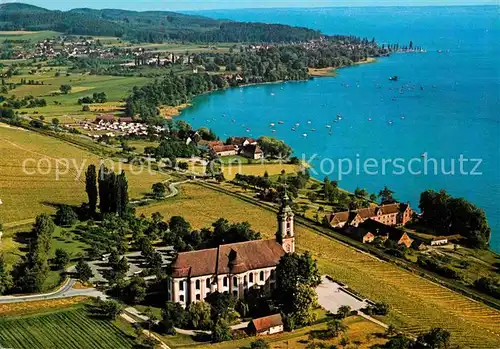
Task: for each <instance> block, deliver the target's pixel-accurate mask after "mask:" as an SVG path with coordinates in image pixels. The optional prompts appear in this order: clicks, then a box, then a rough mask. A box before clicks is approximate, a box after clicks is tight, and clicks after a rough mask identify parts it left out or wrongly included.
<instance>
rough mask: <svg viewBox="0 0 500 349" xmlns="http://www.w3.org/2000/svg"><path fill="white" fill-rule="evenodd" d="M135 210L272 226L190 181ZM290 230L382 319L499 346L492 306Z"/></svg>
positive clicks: (266, 231)
mask: <svg viewBox="0 0 500 349" xmlns="http://www.w3.org/2000/svg"><path fill="white" fill-rule="evenodd" d="M137 211H138V214H145V215H151V214H152V213H154V212H160V213H161V214H162V215H163V216H164V217H166V219H168V218H169V217H170V216H174V215H181V216H184V217H185V218H186V219H187V220H188V221H189V222H190V223H191V225H192V226H193V227H194V228H197V229H199V228H202V227H206V226H209V225H210V224H212V223H213V222H214V221H215V220H217V219H218V218H220V217H224V218H226V219H228V220H230V221H232V222H241V221H248V222H249V223H250V224H251V226H252V228H253V229H254V230H256V231H259V232H260V233H261V234H262V235H263V237H265V238H273V237H274V233H275V231H276V223H275V222H276V217H275V214H274V213H273V212H271V211H268V210H265V209H263V208H260V207H258V206H255V205H252V204H249V203H246V202H244V201H242V200H239V199H237V198H234V197H231V196H228V195H225V194H222V193H219V192H216V191H213V190H211V189H208V188H205V187H201V186H198V185H195V184H186V185H183V186H182V187H181V195H179V196H178V197H176V198H175V199H173V200H170V201H167V202H164V203H158V204H153V205H150V206H146V207H141V208H138V210H137ZM296 234H297V246H298V249H299V250H300V251H310V252H311V253H312V254H313V256H314V258H316V259H317V260H318V264H319V267H320V270H321V273H323V274H329V275H330V276H332V277H333V278H335V279H337V280H340V281H342V282H344V283H346V284H347V285H349V287H351V288H352V289H354V290H355V291H357V292H359V293H360V294H362V295H363V296H364V297H367V298H370V299H372V300H374V301H380V302H386V303H388V304H389V305H390V307H391V312H390V314H389V316H388V317H387V318H385V319H384V321H385V322H388V323H391V324H393V325H395V326H396V327H397V328H398V329H400V330H403V331H406V332H408V333H410V334H414V335H418V334H419V333H422V332H425V331H427V330H429V329H430V328H432V327H442V328H445V329H447V330H449V331H450V332H451V333H452V340H453V343H455V344H460V345H462V346H464V347H469V348H484V349H490V348H496V347H499V346H500V326H499V325H498V324H500V312H499V311H498V310H495V309H493V308H490V307H488V306H486V305H484V304H482V303H479V302H477V301H474V300H472V299H469V298H467V297H464V296H462V295H460V294H458V293H456V292H453V291H451V290H449V289H447V288H444V287H442V286H439V285H437V284H435V283H432V282H430V281H428V280H426V279H424V278H422V277H420V276H418V275H415V274H413V273H410V272H408V271H405V270H403V269H401V268H398V267H396V266H394V265H392V264H390V263H386V262H383V261H380V260H378V259H376V258H375V257H373V256H371V255H369V254H366V253H362V252H358V251H356V250H355V249H353V248H351V247H349V246H347V245H344V244H343V243H340V242H338V241H336V240H334V239H331V238H328V237H326V236H323V235H319V234H318V233H316V232H314V231H312V230H310V229H308V228H305V227H303V226H300V225H299V226H297V229H296Z"/></svg>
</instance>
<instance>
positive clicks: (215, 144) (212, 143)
mask: <svg viewBox="0 0 500 349" xmlns="http://www.w3.org/2000/svg"><path fill="white" fill-rule="evenodd" d="M221 145H224V143H223V142H221V141H212V142H208V146H209V147H217V146H221Z"/></svg>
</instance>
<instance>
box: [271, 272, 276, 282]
mask: <svg viewBox="0 0 500 349" xmlns="http://www.w3.org/2000/svg"><path fill="white" fill-rule="evenodd" d="M275 277H276V271H275V270H271V280H274V278H275Z"/></svg>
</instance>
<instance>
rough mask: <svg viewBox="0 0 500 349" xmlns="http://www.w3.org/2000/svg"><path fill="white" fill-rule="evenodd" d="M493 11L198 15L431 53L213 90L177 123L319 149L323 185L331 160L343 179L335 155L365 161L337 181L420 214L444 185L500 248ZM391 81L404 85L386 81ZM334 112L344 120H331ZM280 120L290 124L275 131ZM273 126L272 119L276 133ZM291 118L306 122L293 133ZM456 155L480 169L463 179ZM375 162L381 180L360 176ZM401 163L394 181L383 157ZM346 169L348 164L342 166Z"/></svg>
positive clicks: (497, 33)
mask: <svg viewBox="0 0 500 349" xmlns="http://www.w3.org/2000/svg"><path fill="white" fill-rule="evenodd" d="M497 11H498V9H497V8H495V7H432V8H431V7H428V8H424V7H411V8H387V7H386V8H331V9H305V10H302V9H300V10H299V9H294V10H244V11H241V10H238V11H208V12H203V13H202V14H203V15H206V16H211V17H215V18H226V19H233V20H243V21H260V22H279V23H284V24H291V25H300V26H307V27H310V28H314V29H319V30H321V31H323V32H324V33H327V34H337V33H338V34H354V35H359V36H367V37H368V38H370V39H371V38H372V37H375V38H376V39H377V41H378V42H379V43H400V44H407V43H408V42H409V41H410V40H413V42H414V43H415V44H416V45H418V46H423V47H425V48H426V49H427V50H428V52H427V53H422V54H394V55H392V56H391V57H388V58H382V59H379V60H378V61H377V62H376V63H373V64H365V65H360V66H356V67H351V68H346V69H342V70H339V71H338V74H337V77H335V78H316V79H314V80H312V81H308V82H296V83H285V84H273V85H262V86H251V87H246V88H242V89H232V90H227V91H223V92H216V93H212V94H210V95H205V96H201V97H198V98H196V100H195V102H194V104H193V106H192V107H190V108H188V109H186V110H185V111H184V112H183V114H182V116H181V117H182V118H184V119H185V120H187V121H189V122H190V123H191V124H193V125H194V126H196V127H199V126H208V127H210V128H212V129H213V130H214V131H215V132H216V133H217V134H218V135H220V137H221V138H225V137H226V136H227V135H235V136H236V135H242V136H243V135H251V136H254V137H258V136H261V135H269V136H275V137H277V138H279V139H283V140H284V141H285V142H287V143H288V144H290V145H291V146H292V147H293V149H294V150H295V154H296V155H297V156H300V157H301V156H302V154H306V156H307V159H310V157H312V156H313V155H315V154H316V157H315V158H314V159H313V161H312V163H313V165H314V170H315V171H317V173H316V174H315V176H316V177H317V178H319V179H323V177H324V173H325V172H330V170H331V162H330V161H327V162H325V160H323V159H325V158H331V159H333V160H334V162H335V166H337V167H336V168H335V172H334V173H333V174H330V176H329V177H330V179H339V178H338V177H339V173H338V172H339V171H338V170H339V169H338V161H339V159H344V158H345V159H351V162H352V164H353V165H354V166H355V165H356V160H358V159H359V163H360V166H361V168H360V171H359V174H358V173H356V169H354V170H353V172H352V173H351V174H350V175H345V176H343V177H342V179H341V180H340V185H341V186H342V187H344V188H346V189H350V190H354V189H355V188H356V187H357V186H360V187H363V188H366V189H368V190H369V191H370V192H378V191H379V190H380V189H381V188H382V187H383V186H384V185H388V186H389V187H390V188H391V189H392V190H394V191H395V192H396V195H395V196H396V197H397V198H398V199H399V200H401V201H409V202H410V203H411V204H412V205H413V206H414V207H416V206H418V201H419V195H420V193H421V192H422V191H424V190H426V189H428V188H429V189H435V190H439V189H446V190H447V191H448V192H449V193H450V194H452V195H454V196H462V197H464V198H466V199H468V200H470V201H471V202H473V203H474V204H476V205H477V206H479V207H481V208H483V209H484V210H485V212H486V214H487V217H488V220H489V223H490V226H491V228H492V230H493V233H492V243H491V246H492V248H493V249H495V250H497V251H500V209H499V207H500V206H499V205H498V201H499V199H500V174H499V173H500V172H499V171H500V65H499V63H498V62H499V56H500V25H499V21H498V12H497ZM438 50H442V51H443V52H442V53H438ZM393 75H398V76H399V78H400V81H398V82H391V81H389V79H388V78H389V77H390V76H393ZM223 114H226V115H227V116H226V117H223V116H222V115H223ZM338 114H340V115H342V119H341V120H337V122H334V120H336V119H338V118H337V115H338ZM233 119H234V120H235V122H232V121H231V120H233ZM370 120H371V121H370ZM278 121H283V122H284V123H283V124H282V125H278ZM308 121H310V123H308ZM270 123H276V127H275V129H276V132H275V133H272V130H271V127H270V126H269V124H270ZM296 123H299V124H300V125H299V126H298V127H296V131H292V130H291V128H292V126H293V125H294V124H296ZM243 125H244V126H243ZM327 125H330V126H331V130H332V131H331V134H330V132H329V130H330V129H329V128H327ZM247 129H249V131H248V132H247ZM312 129H315V131H313V130H312ZM304 133H306V134H307V137H304ZM422 153H427V156H428V158H429V159H431V158H435V159H437V161H438V175H435V174H434V164H433V162H428V171H427V175H425V174H423V173H422V174H410V173H409V169H408V166H409V165H408V163H409V161H410V160H411V159H415V160H414V161H413V163H412V167H411V168H412V170H413V172H415V173H416V172H419V171H420V170H422V171H423V169H424V167H423V164H421V163H420V164H419V162H422V161H424V160H425V159H424V158H422V157H421V154H422ZM461 155H463V157H464V159H481V160H482V163H481V165H480V166H479V168H478V169H477V172H480V173H482V174H481V175H477V176H473V175H470V174H469V175H464V174H461V173H460V172H461V170H460V163H459V159H460V156H461ZM368 158H373V159H374V160H369V161H371V163H373V162H374V161H377V162H378V165H379V166H378V171H379V172H378V174H377V175H374V174H373V172H375V168H374V167H369V168H368V171H365V170H364V169H363V163H364V162H365V161H366V159H368ZM397 158H400V159H401V160H398V161H399V162H398V163H399V164H402V161H404V166H405V167H406V170H405V173H404V174H402V175H396V174H394V173H393V171H396V172H397V173H400V172H401V170H400V169H399V168H396V167H394V166H393V165H391V163H388V162H387V163H386V173H385V174H382V161H383V159H386V160H387V161H388V160H392V161H394V160H395V159H397ZM441 159H444V161H445V168H444V171H446V172H449V171H450V170H451V169H452V167H451V161H453V159H455V175H444V174H442V172H443V169H441ZM322 161H323V162H322ZM321 163H323V167H321V166H320V165H321ZM343 166H344V169H346V168H347V167H348V165H347V160H345V162H344V163H343ZM473 167H474V165H473V162H472V161H469V162H464V163H463V171H462V172H463V173H466V172H467V173H470V172H471V170H472V169H473ZM321 170H323V171H321ZM367 172H369V173H367Z"/></svg>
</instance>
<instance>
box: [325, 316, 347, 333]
mask: <svg viewBox="0 0 500 349" xmlns="http://www.w3.org/2000/svg"><path fill="white" fill-rule="evenodd" d="M326 326H327V334H328V336H329V337H330V338H336V337H338V336H340V335H341V334H342V333H345V332H347V326H346V325H344V323H343V322H342V320H340V319H330V320H329V321H328V323H327V324H326Z"/></svg>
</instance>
